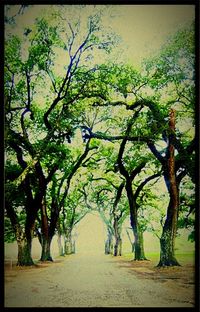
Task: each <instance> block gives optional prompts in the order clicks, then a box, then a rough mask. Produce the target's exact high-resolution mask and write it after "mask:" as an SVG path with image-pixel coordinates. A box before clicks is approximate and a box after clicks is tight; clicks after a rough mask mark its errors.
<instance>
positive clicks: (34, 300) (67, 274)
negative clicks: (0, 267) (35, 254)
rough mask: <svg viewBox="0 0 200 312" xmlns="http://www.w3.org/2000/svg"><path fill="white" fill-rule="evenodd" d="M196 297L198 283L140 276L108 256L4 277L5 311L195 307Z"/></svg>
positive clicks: (82, 257)
mask: <svg viewBox="0 0 200 312" xmlns="http://www.w3.org/2000/svg"><path fill="white" fill-rule="evenodd" d="M131 265H134V264H131ZM149 271H150V270H149ZM152 272H153V271H151V273H152ZM146 273H148V269H146ZM179 286H180V285H179ZM193 297H194V285H186V286H185V287H178V286H177V284H176V283H175V281H173V280H172V281H171V283H170V284H169V283H163V280H162V279H156V278H155V279H152V278H142V277H141V276H140V275H138V274H137V273H136V271H133V270H131V267H130V262H124V261H122V260H121V258H120V259H119V257H118V258H114V257H112V256H108V255H104V254H91V253H90V254H84V253H83V254H75V255H70V256H66V257H64V258H58V259H57V260H55V262H54V263H44V264H41V265H39V266H38V267H37V268H28V269H27V268H15V269H13V270H8V271H7V272H6V273H5V302H4V306H5V307H193V304H194V302H193Z"/></svg>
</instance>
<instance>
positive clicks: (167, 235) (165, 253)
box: [158, 110, 180, 266]
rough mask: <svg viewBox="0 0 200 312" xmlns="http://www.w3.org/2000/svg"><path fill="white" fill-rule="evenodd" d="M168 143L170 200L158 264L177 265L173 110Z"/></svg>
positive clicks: (167, 171)
mask: <svg viewBox="0 0 200 312" xmlns="http://www.w3.org/2000/svg"><path fill="white" fill-rule="evenodd" d="M169 128H170V134H169V143H168V150H167V152H168V153H167V156H168V157H167V162H166V167H165V168H164V178H165V183H166V186H167V188H168V191H169V196H170V201H169V205H168V209H167V217H166V220H165V224H164V227H163V232H162V235H161V238H160V262H159V264H158V266H178V265H180V264H179V263H178V261H177V260H176V258H175V254H174V246H175V238H176V230H177V220H178V207H179V190H178V183H177V181H176V173H175V156H174V145H173V138H174V135H175V112H174V110H171V112H170V120H169Z"/></svg>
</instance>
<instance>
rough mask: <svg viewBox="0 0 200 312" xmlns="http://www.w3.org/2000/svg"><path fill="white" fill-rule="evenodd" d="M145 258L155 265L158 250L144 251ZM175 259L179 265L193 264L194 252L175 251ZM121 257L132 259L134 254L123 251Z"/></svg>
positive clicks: (157, 259)
mask: <svg viewBox="0 0 200 312" xmlns="http://www.w3.org/2000/svg"><path fill="white" fill-rule="evenodd" d="M145 255H146V258H147V259H148V260H150V261H151V264H152V265H153V266H156V265H157V264H158V262H159V258H160V254H159V253H158V252H146V253H145ZM175 256H176V259H177V260H178V262H179V263H180V265H183V266H185V265H194V264H195V253H194V252H192V251H190V252H177V253H176V255H175ZM122 257H123V259H124V260H126V261H131V260H134V254H133V253H124V254H122Z"/></svg>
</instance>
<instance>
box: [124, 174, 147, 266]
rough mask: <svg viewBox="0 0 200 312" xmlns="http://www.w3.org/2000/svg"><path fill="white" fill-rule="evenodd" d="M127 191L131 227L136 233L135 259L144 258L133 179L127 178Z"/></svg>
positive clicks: (134, 233)
mask: <svg viewBox="0 0 200 312" xmlns="http://www.w3.org/2000/svg"><path fill="white" fill-rule="evenodd" d="M126 192H127V197H128V202H129V209H130V223H131V227H132V229H133V235H134V247H135V258H134V260H144V259H143V255H142V246H141V242H140V239H141V237H140V235H139V229H138V220H137V209H136V203H135V200H134V196H133V190H132V181H128V179H127V180H126Z"/></svg>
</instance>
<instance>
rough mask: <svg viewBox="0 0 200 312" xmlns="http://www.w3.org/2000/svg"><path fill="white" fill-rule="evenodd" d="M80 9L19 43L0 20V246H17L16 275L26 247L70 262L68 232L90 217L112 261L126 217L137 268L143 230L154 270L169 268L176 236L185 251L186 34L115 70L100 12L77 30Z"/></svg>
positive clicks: (190, 191)
mask: <svg viewBox="0 0 200 312" xmlns="http://www.w3.org/2000/svg"><path fill="white" fill-rule="evenodd" d="M84 7H85V6H77V7H76V8H75V7H74V6H59V5H57V6H52V9H51V14H48V15H47V14H46V16H45V14H44V15H43V16H42V15H41V16H39V17H38V18H36V19H35V23H34V24H33V25H32V26H30V28H25V29H23V31H21V33H20V32H19V33H15V32H14V31H13V27H15V17H13V18H12V19H9V18H8V16H7V15H5V17H6V19H5V28H6V36H5V60H4V65H5V69H4V83H5V84H4V106H5V152H6V161H5V218H4V220H5V222H4V224H5V227H4V229H5V239H6V240H7V241H9V240H12V239H14V240H16V241H17V245H18V265H32V264H34V262H33V259H32V255H31V247H32V239H33V237H35V236H37V237H38V239H39V242H40V244H41V247H42V253H41V259H40V260H41V261H46V260H51V261H52V260H53V259H52V257H51V241H52V239H53V237H54V235H55V234H57V235H58V242H59V246H60V250H59V252H60V255H64V254H70V253H72V252H74V242H73V240H72V233H73V229H74V227H75V225H76V224H78V222H79V221H80V220H81V219H82V218H83V217H84V216H85V215H86V214H87V213H88V212H90V211H92V210H95V211H98V212H99V215H100V216H101V218H102V220H103V222H105V224H106V227H107V235H108V236H107V240H106V242H105V253H106V254H110V253H111V254H113V255H114V256H117V255H121V252H122V238H121V231H122V225H123V222H124V220H125V219H126V218H127V217H129V218H130V227H131V229H132V232H133V236H134V241H131V244H132V251H133V253H134V259H135V260H145V259H146V256H145V250H144V239H143V233H144V232H145V231H146V230H147V229H149V230H151V231H152V232H153V233H155V234H156V235H157V236H158V232H159V233H160V234H159V239H160V260H159V263H158V266H177V265H179V262H178V261H177V259H176V256H175V239H176V236H177V230H178V228H181V227H182V228H183V227H185V228H190V229H191V234H190V237H189V238H190V239H191V240H194V224H195V187H196V182H197V181H196V174H195V170H196V167H195V165H196V158H195V147H196V133H195V100H196V99H195V66H194V65H195V41H194V33H195V27H194V24H192V25H189V26H185V28H183V29H181V30H179V31H178V32H177V33H176V34H174V36H173V37H171V38H170V39H168V41H167V42H166V44H165V45H164V46H163V47H162V49H161V50H160V51H159V53H158V54H157V55H155V56H154V57H151V58H149V59H146V60H144V62H143V66H142V69H140V70H138V69H135V68H134V67H133V66H132V65H130V64H127V63H125V62H117V61H116V62H114V61H113V59H112V51H113V50H115V49H117V44H118V42H119V37H118V36H117V35H116V34H113V33H111V32H109V31H108V30H106V29H104V25H103V23H102V16H103V14H104V13H103V11H101V10H99V11H98V10H96V11H95V12H94V13H93V14H92V13H91V14H88V18H87V22H86V23H85V24H84V21H83V20H81V12H82V11H83V10H84V9H86V8H84ZM7 9H8V11H9V6H8V7H7ZM26 10H29V6H27V7H25V8H23V10H19V12H18V13H17V14H16V16H17V15H19V16H20V15H21V14H26ZM74 10H76V13H77V12H79V13H80V15H79V14H77V19H75V18H72V16H74V12H75V11H74ZM158 190H159V192H158ZM163 196H165V200H164V201H163ZM163 205H166V206H165V207H163ZM154 215H155V216H156V218H155V220H154ZM154 221H156V223H157V224H158V223H159V231H157V230H156V229H155V225H154V223H155V222H154ZM61 237H63V238H64V246H62V240H61Z"/></svg>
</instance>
